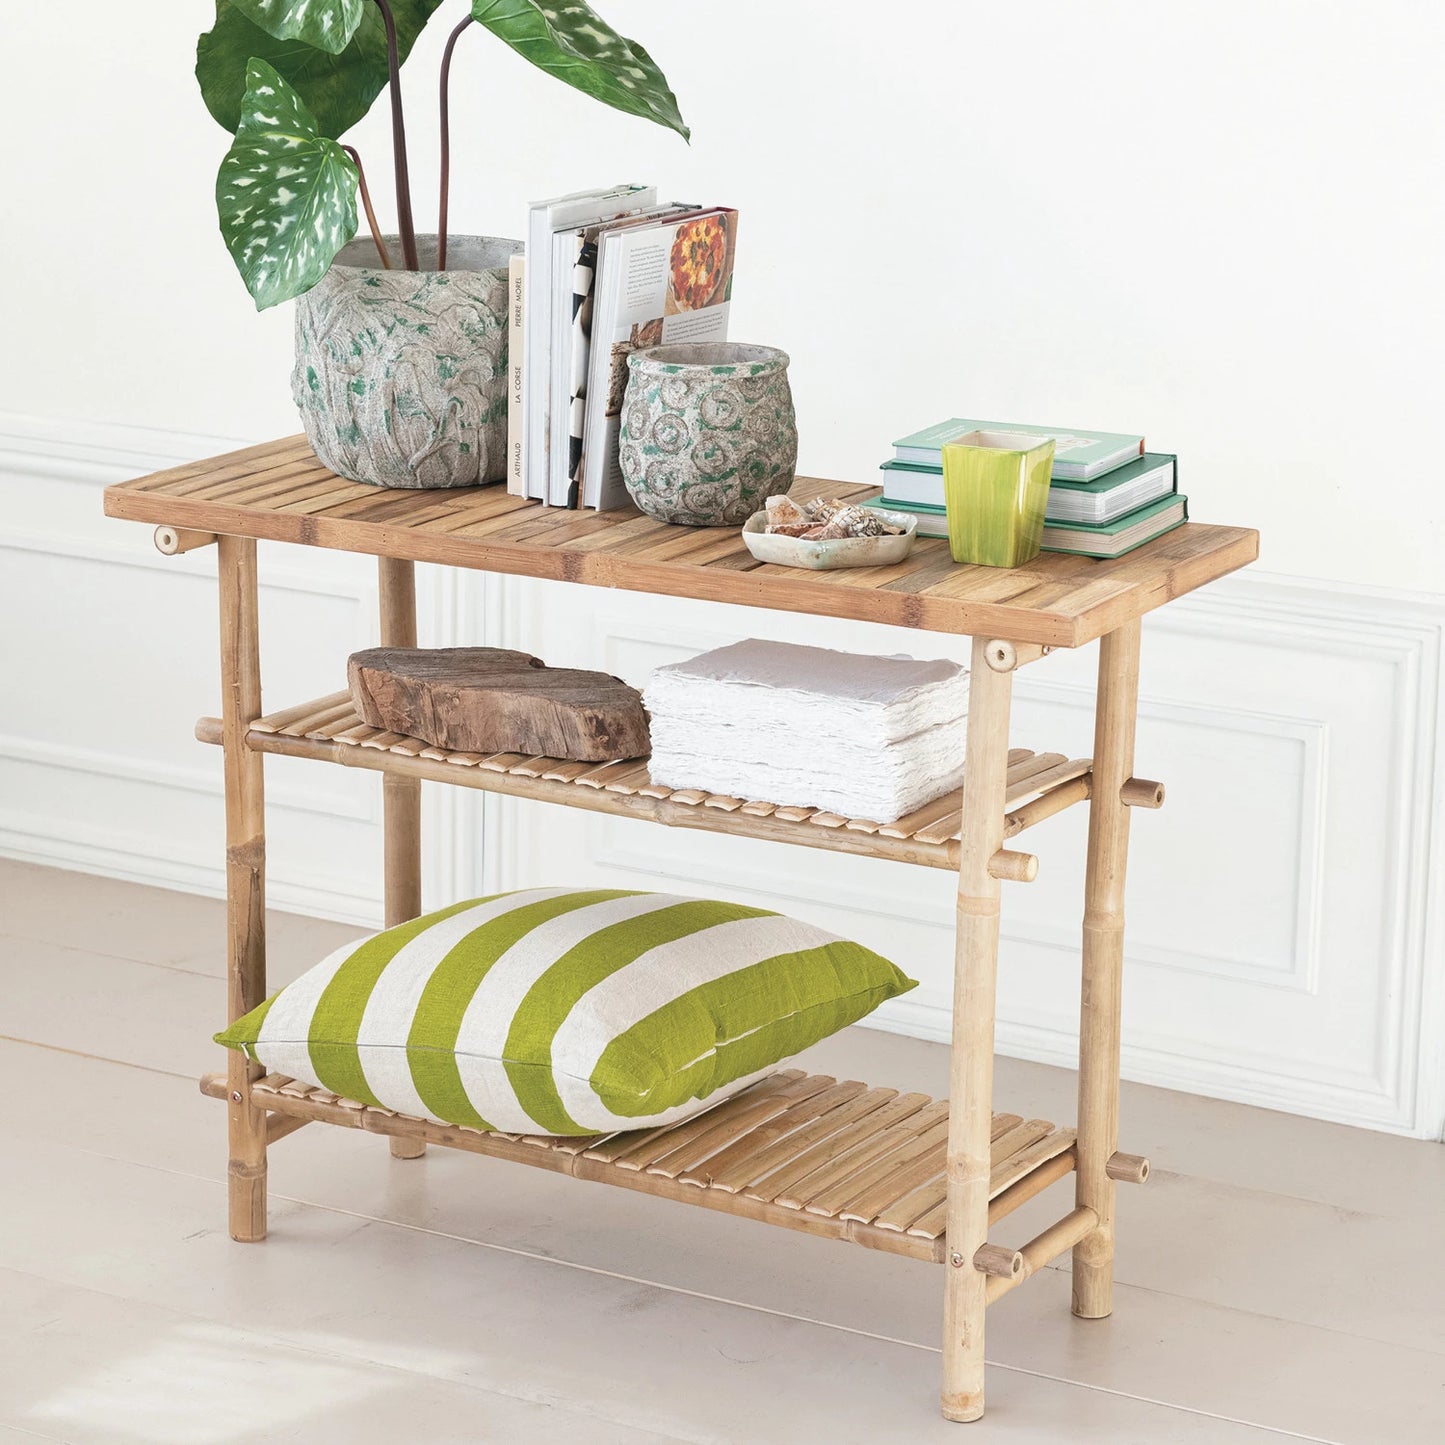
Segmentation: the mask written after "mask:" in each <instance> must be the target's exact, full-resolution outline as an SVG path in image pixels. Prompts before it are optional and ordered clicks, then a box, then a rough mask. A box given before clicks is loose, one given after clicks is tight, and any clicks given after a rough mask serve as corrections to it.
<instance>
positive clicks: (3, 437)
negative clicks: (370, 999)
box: [0, 414, 482, 924]
mask: <svg viewBox="0 0 1445 1445" xmlns="http://www.w3.org/2000/svg"><path fill="white" fill-rule="evenodd" d="M240 445H243V443H242V442H239V441H234V440H228V439H225V438H219V437H203V436H189V435H183V434H179V433H171V432H150V431H143V430H140V429H138V428H132V427H124V426H102V425H95V424H83V423H80V424H74V425H69V424H67V425H61V424H59V423H56V422H54V421H51V420H48V419H36V418H26V417H17V416H14V415H4V414H0V516H3V517H4V522H3V524H0V616H3V617H4V618H5V623H4V626H3V630H0V665H3V677H4V679H5V681H4V683H3V684H0V853H3V854H4V855H6V856H8V857H13V858H21V859H27V860H30V861H33V862H40V863H51V864H55V865H58V866H60V867H65V868H76V869H82V870H85V871H88V872H94V873H102V874H106V875H109V876H112V877H118V878H127V879H132V880H135V881H137V882H142V883H154V884H159V885H162V886H166V887H173V888H184V889H188V890H191V891H194V892H201V893H210V894H219V893H221V892H222V891H223V889H224V880H225V871H224V862H225V859H224V851H223V849H224V832H223V828H222V785H221V758H220V753H219V750H218V749H216V748H214V747H209V746H205V745H202V744H200V743H198V742H196V741H195V739H194V737H193V736H192V728H193V727H194V724H195V720H196V718H197V717H200V716H202V715H204V714H211V715H214V714H216V713H217V712H219V695H218V691H217V611H216V588H215V575H216V554H215V550H214V548H204V549H202V550H200V551H198V552H194V553H191V554H188V555H187V556H184V557H163V556H161V554H160V553H158V552H157V551H156V550H155V547H154V545H153V544H152V542H151V529H150V528H148V527H143V526H139V525H137V524H136V523H133V522H119V521H115V520H112V519H110V518H107V517H105V516H103V515H102V512H101V496H100V493H101V488H102V487H103V486H105V485H107V484H109V483H111V482H116V481H123V480H125V479H127V478H129V477H133V476H137V475H140V474H142V473H144V472H148V471H152V470H155V469H157V468H160V467H167V466H174V465H177V464H178V463H181V462H184V461H189V460H193V459H195V458H197V457H204V456H210V455H214V454H215V453H217V452H221V451H226V450H229V449H231V448H233V447H236V446H240ZM259 570H260V581H261V587H260V595H261V625H262V632H263V645H264V657H263V661H264V668H263V686H264V692H263V696H264V698H265V700H266V704H267V706H271V707H281V706H285V705H286V704H287V703H288V702H293V701H297V702H299V701H304V700H305V699H306V698H308V697H317V696H320V695H322V694H324V693H327V692H332V691H335V690H336V689H337V688H339V687H344V686H345V682H346V676H345V659H346V656H347V654H348V653H350V652H352V651H354V650H355V649H357V648H359V647H366V646H371V645H374V644H375V642H376V640H377V621H376V614H377V599H376V568H375V564H374V563H373V562H372V561H371V560H370V559H369V558H363V557H353V556H348V555H345V554H342V553H332V552H323V551H320V550H316V549H305V550H303V549H301V548H292V547H284V546H280V545H272V544H267V543H263V544H262V546H261V548H260V569H259ZM418 570H419V573H420V576H419V580H418V591H419V612H420V622H421V629H422V632H423V636H424V638H425V639H426V640H429V641H433V642H436V643H437V644H439V645H440V644H443V643H445V642H448V641H450V640H451V639H452V638H453V637H456V636H459V635H462V633H463V631H464V630H465V629H464V628H463V625H462V621H461V618H462V614H463V612H464V611H465V612H466V613H467V614H469V615H470V614H471V613H474V612H475V610H476V607H475V603H474V601H473V595H474V591H475V589H474V587H469V586H468V585H466V584H464V583H462V584H459V582H458V580H457V579H456V577H455V576H454V574H452V573H450V572H448V571H444V570H441V569H431V568H420V569H418ZM266 791H267V802H268V804H269V808H270V811H269V814H268V825H269V833H268V842H269V848H268V883H269V890H268V891H269V897H270V901H271V902H272V903H273V904H274V905H275V906H277V907H280V908H287V909H293V910H295V911H298V912H306V913H314V914H318V915H320V916H324V917H330V918H340V919H344V920H346V921H349V922H357V923H363V924H376V923H379V922H380V919H381V899H380V892H379V884H380V878H381V873H380V866H381V831H380V821H381V798H380V781H379V779H378V778H376V777H374V776H368V775H365V774H355V775H353V774H352V773H351V772H350V771H349V770H344V769H341V768H316V767H310V766H308V765H306V764H305V763H303V762H299V761H296V760H293V759H287V758H271V759H268V760H267V768H266ZM425 815H426V821H427V832H426V840H427V845H428V846H427V849H426V854H427V860H428V869H427V876H426V883H425V890H424V891H425V894H426V896H427V898H428V899H429V900H431V899H434V900H436V901H437V902H438V903H441V902H443V901H448V900H450V899H453V898H455V897H457V896H458V895H459V894H460V893H461V891H462V889H463V888H465V887H466V886H467V885H468V884H469V883H470V881H471V880H472V879H474V878H476V877H477V876H478V875H479V873H480V869H481V864H480V841H481V828H482V823H481V809H480V805H479V800H477V799H475V798H473V797H472V796H471V795H463V796H459V795H458V790H456V789H451V788H440V787H438V788H432V787H431V786H430V785H428V786H427V799H426V808H425Z"/></svg>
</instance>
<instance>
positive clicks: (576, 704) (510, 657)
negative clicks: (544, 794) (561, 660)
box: [346, 647, 651, 763]
mask: <svg viewBox="0 0 1445 1445" xmlns="http://www.w3.org/2000/svg"><path fill="white" fill-rule="evenodd" d="M346 672H347V680H348V682H349V683H350V686H351V696H352V698H353V699H354V701H355V703H356V706H357V710H358V711H359V712H360V713H361V716H362V717H363V718H364V719H365V720H366V722H367V724H368V725H369V726H371V727H374V728H384V729H386V730H387V731H388V732H394V733H404V734H406V735H407V736H408V737H414V738H421V739H423V740H424V741H425V742H428V743H431V744H432V745H433V746H434V747H439V748H446V749H448V750H449V751H452V752H463V753H525V754H527V755H528V756H535V755H538V754H542V755H545V756H547V757H552V758H572V759H575V760H576V761H578V762H598V763H601V762H606V761H608V760H609V759H612V758H643V757H646V756H647V755H648V753H649V751H650V750H651V748H650V744H649V741H648V735H647V712H646V710H645V709H644V708H643V706H642V694H641V693H639V692H638V691H637V689H636V688H633V687H628V685H627V684H626V683H625V682H623V681H622V680H621V678H616V677H610V676H609V675H608V674H607V673H605V672H584V671H581V670H580V669H577V668H571V667H548V666H547V664H546V663H544V662H543V661H542V660H541V658H538V657H532V656H531V655H530V654H528V653H525V652H513V651H510V650H508V649H506V648H501V647H372V648H368V649H367V650H366V651H364V652H355V653H353V654H352V655H351V657H350V658H349V659H348V660H347V665H346Z"/></svg>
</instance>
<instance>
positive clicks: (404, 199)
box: [376, 0, 421, 271]
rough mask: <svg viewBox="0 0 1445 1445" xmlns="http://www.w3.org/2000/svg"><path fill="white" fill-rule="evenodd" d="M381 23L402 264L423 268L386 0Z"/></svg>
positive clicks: (379, 0)
mask: <svg viewBox="0 0 1445 1445" xmlns="http://www.w3.org/2000/svg"><path fill="white" fill-rule="evenodd" d="M376 8H377V9H378V10H380V11H381V23H382V24H383V25H385V26H386V64H387V69H388V70H389V71H390V72H391V153H392V164H393V166H394V168H395V170H396V228H397V230H398V231H399V232H400V233H401V259H402V264H403V265H405V266H406V268H407V270H409V271H419V270H420V269H421V263H420V261H419V260H418V259H417V254H416V226H415V224H414V223H413V221H412V218H411V177H410V176H409V175H408V173H407V165H406V117H405V116H404V115H403V114H402V109H401V57H400V55H399V54H398V53H397V46H396V18H395V17H394V16H393V15H392V13H391V6H390V5H388V4H387V3H386V0H376Z"/></svg>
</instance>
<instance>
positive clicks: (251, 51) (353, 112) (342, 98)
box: [196, 0, 442, 139]
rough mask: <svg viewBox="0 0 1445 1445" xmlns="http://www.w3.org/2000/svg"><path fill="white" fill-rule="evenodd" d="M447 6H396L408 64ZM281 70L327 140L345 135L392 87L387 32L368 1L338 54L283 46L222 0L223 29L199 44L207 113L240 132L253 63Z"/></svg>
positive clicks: (231, 1)
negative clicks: (248, 67)
mask: <svg viewBox="0 0 1445 1445" xmlns="http://www.w3.org/2000/svg"><path fill="white" fill-rule="evenodd" d="M441 3H442V0H391V11H392V14H393V15H394V16H395V17H396V43H397V51H398V53H399V54H400V56H401V58H402V59H403V60H405V59H406V57H407V56H408V55H409V54H410V53H411V48H412V45H413V44H414V43H415V42H416V38H417V36H418V35H420V34H421V32H422V30H423V28H424V27H425V25H426V23H427V21H428V20H429V19H430V18H431V15H432V12H433V11H434V10H435V9H436V8H437V6H438V5H440V4H441ZM253 55H254V56H256V57H257V58H258V59H260V60H264V61H266V62H267V63H268V64H269V65H271V66H273V67H274V68H275V69H276V71H277V73H278V74H279V75H280V76H281V77H282V79H283V80H285V81H287V82H288V83H289V84H290V85H291V86H292V87H293V89H295V91H296V93H297V94H298V95H300V97H301V99H302V100H303V101H304V102H305V103H306V106H307V108H308V109H309V110H310V111H311V113H312V115H314V116H315V117H316V124H317V126H318V128H319V129H320V131H321V134H322V135H327V136H331V137H332V138H333V139H334V138H335V137H338V136H341V135H344V134H345V133H346V132H347V131H348V130H350V129H351V127H352V126H354V125H355V124H356V122H357V121H359V120H360V119H361V118H362V116H364V115H365V114H366V112H367V111H368V110H369V109H370V108H371V103H372V101H374V100H375V99H376V97H377V96H378V95H380V94H381V92H382V90H383V89H384V88H385V86H386V82H387V68H386V28H385V26H384V25H383V24H382V21H381V11H380V10H379V9H378V8H377V7H376V5H374V4H373V3H371V0H365V5H364V7H363V9H362V14H361V21H360V23H359V24H358V25H357V27H356V33H355V34H354V35H353V36H352V37H351V39H350V40H349V41H348V42H347V43H346V45H345V46H344V47H343V48H342V49H341V50H340V51H339V52H338V53H337V54H335V55H333V54H331V53H330V52H329V51H327V50H323V49H321V48H320V47H318V46H314V45H307V44H305V43H304V42H303V41H300V40H278V39H277V38H276V37H275V36H274V35H269V34H267V32H266V31H265V30H263V29H262V28H261V27H260V26H259V25H257V24H255V23H254V22H253V21H251V20H250V19H248V18H247V16H246V15H245V14H244V13H243V12H242V11H241V10H240V8H239V7H238V5H237V4H236V3H235V0H216V23H215V25H214V26H212V28H211V29H210V30H208V31H206V33H205V34H204V35H202V36H201V38H200V40H199V42H198V43H197V45H196V79H197V81H199V83H200V87H201V95H202V97H203V99H204V100H205V102H206V109H207V110H209V111H210V112H211V114H212V115H213V116H214V117H215V118H216V120H217V121H219V122H220V124H221V125H223V126H225V128H226V129H227V130H228V131H230V132H231V133H232V134H234V133H235V130H236V127H237V126H238V125H239V124H240V123H241V97H242V95H244V93H245V90H246V65H247V62H248V61H249V60H250V59H251V57H252V56H253Z"/></svg>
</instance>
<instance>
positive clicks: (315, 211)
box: [216, 60, 357, 311]
mask: <svg viewBox="0 0 1445 1445" xmlns="http://www.w3.org/2000/svg"><path fill="white" fill-rule="evenodd" d="M356 183H357V178H356V167H355V166H354V165H352V163H351V159H350V157H349V156H347V154H346V152H345V151H343V150H342V149H341V147H340V146H339V145H338V144H337V143H336V142H335V141H334V140H332V139H330V138H329V137H327V136H324V135H322V134H320V132H319V131H318V129H317V126H316V117H315V116H313V115H312V114H311V112H310V111H309V110H308V109H307V108H306V104H305V102H304V101H303V100H302V99H301V97H300V96H299V95H297V93H296V92H295V91H294V90H293V89H292V88H291V87H290V86H289V85H287V83H286V82H285V81H284V80H283V79H282V78H281V77H280V76H279V75H278V74H277V73H276V71H275V70H274V69H273V68H272V67H271V66H269V65H267V64H266V62H265V61H264V60H252V61H251V63H250V65H249V66H248V67H247V71H246V93H245V96H244V97H243V98H242V101H241V123H240V126H239V128H238V129H237V131H236V139H235V141H234V143H233V144H232V146H231V149H230V150H229V151H227V152H226V158H225V159H224V160H223V161H222V162H221V169H220V171H219V172H218V173H217V175H216V211H217V214H218V215H219V216H220V220H221V234H222V236H224V237H225V239H226V245H227V247H228V248H229V249H230V252H231V258H232V260H234V261H235V263H236V269H237V270H238V271H239V272H240V273H241V279H242V280H243V281H244V282H245V283H246V289H247V290H248V291H250V293H251V295H252V296H253V297H254V298H255V301H256V309H257V310H258V311H264V310H265V309H266V308H267V307H268V306H275V305H276V304H277V303H278V302H280V301H289V300H290V299H291V298H292V297H293V296H300V295H301V293H302V292H304V291H309V290H310V289H311V287H313V286H314V285H315V284H316V283H317V281H319V280H320V279H321V277H322V275H323V274H324V273H325V271H326V268H327V267H328V266H329V265H330V264H331V260H332V257H334V256H335V255H336V253H337V252H338V251H339V250H340V249H341V248H342V247H343V246H344V245H345V244H346V243H347V242H348V241H349V240H350V239H351V238H352V236H354V235H355V234H356Z"/></svg>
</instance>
